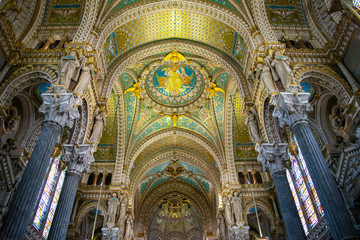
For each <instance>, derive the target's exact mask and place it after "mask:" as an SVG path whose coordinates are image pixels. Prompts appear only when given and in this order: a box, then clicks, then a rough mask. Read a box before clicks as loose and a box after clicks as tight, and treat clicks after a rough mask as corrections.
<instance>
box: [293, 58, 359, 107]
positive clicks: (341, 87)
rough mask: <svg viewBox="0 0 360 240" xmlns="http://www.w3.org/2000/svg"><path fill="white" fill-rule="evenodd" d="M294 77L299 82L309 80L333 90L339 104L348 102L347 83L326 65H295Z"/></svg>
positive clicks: (348, 88)
mask: <svg viewBox="0 0 360 240" xmlns="http://www.w3.org/2000/svg"><path fill="white" fill-rule="evenodd" d="M294 72H295V79H296V80H298V81H299V82H300V83H301V82H305V81H308V82H311V83H313V84H314V85H320V86H322V87H324V88H326V89H328V90H329V91H331V92H333V93H334V94H335V95H336V96H337V97H338V99H339V102H340V104H341V106H343V107H344V106H346V104H348V103H349V101H350V98H351V94H352V90H351V88H350V86H349V84H348V83H347V82H346V81H345V80H344V79H342V78H341V77H340V76H339V75H338V74H337V73H336V72H334V71H333V70H332V69H330V68H328V67H326V66H313V65H311V66H306V65H305V66H303V65H300V66H295V67H294Z"/></svg>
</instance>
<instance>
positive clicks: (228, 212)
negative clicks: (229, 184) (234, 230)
mask: <svg viewBox="0 0 360 240" xmlns="http://www.w3.org/2000/svg"><path fill="white" fill-rule="evenodd" d="M224 208H225V219H226V223H227V224H228V226H230V225H233V224H234V217H233V213H232V210H231V203H230V200H229V198H227V197H224Z"/></svg>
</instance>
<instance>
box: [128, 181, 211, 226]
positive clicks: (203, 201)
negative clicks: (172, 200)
mask: <svg viewBox="0 0 360 240" xmlns="http://www.w3.org/2000/svg"><path fill="white" fill-rule="evenodd" d="M172 193H179V194H181V195H185V196H187V197H188V198H189V199H191V200H192V201H193V202H194V203H196V205H197V206H198V207H199V209H200V211H201V213H202V219H203V222H204V223H205V224H204V225H206V226H207V228H206V230H207V231H208V232H214V233H215V232H216V230H215V212H211V211H209V210H208V211H205V209H204V208H205V207H206V208H207V209H215V206H213V208H211V205H212V204H211V201H210V199H208V198H206V197H205V196H204V195H203V194H202V193H200V192H199V191H198V190H197V189H195V188H194V187H193V186H191V185H189V184H185V183H181V182H175V181H171V182H170V183H169V182H168V183H164V184H160V185H159V186H158V187H156V188H155V189H154V190H153V191H152V192H151V193H149V194H148V195H147V196H145V197H144V198H143V199H142V201H141V203H139V205H140V206H139V208H140V212H139V213H138V214H137V216H136V221H135V222H136V223H137V226H136V230H137V232H138V233H142V232H144V226H145V225H144V222H143V221H145V219H147V218H148V217H149V214H150V211H151V208H152V206H154V205H155V203H156V202H158V201H159V200H160V199H161V198H163V197H164V196H166V195H167V194H172ZM142 203H143V204H142Z"/></svg>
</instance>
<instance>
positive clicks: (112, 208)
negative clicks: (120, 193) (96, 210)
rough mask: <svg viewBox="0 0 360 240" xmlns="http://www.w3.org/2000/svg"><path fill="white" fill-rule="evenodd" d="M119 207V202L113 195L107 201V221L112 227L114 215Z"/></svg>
mask: <svg viewBox="0 0 360 240" xmlns="http://www.w3.org/2000/svg"><path fill="white" fill-rule="evenodd" d="M119 205H120V201H119V199H118V198H117V194H116V193H113V194H112V198H110V200H109V201H108V221H107V222H108V223H109V224H111V225H112V226H114V225H115V221H116V213H117V210H118V206H119Z"/></svg>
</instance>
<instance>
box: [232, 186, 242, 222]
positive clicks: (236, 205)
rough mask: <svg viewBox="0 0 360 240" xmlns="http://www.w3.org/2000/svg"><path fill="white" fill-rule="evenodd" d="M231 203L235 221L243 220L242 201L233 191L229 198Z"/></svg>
mask: <svg viewBox="0 0 360 240" xmlns="http://www.w3.org/2000/svg"><path fill="white" fill-rule="evenodd" d="M231 203H232V209H233V212H234V215H235V220H236V222H241V221H242V220H243V209H242V201H241V198H240V197H239V193H238V192H234V196H233V197H232V198H231Z"/></svg>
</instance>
